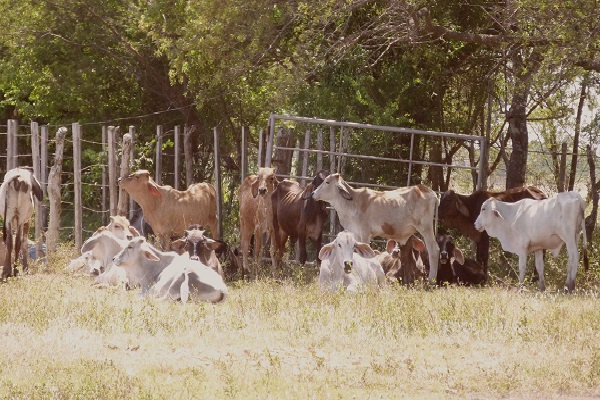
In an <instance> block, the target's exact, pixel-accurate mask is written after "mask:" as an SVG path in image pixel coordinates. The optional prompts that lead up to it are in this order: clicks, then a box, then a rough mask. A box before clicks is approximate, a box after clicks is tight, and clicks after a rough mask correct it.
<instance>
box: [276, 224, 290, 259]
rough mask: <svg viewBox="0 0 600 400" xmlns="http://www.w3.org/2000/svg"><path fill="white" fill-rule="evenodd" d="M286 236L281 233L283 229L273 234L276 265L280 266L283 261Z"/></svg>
mask: <svg viewBox="0 0 600 400" xmlns="http://www.w3.org/2000/svg"><path fill="white" fill-rule="evenodd" d="M287 240H288V235H287V234H286V233H285V232H284V231H283V229H279V231H278V232H276V233H275V253H274V254H275V257H276V260H275V262H276V265H277V266H280V265H281V262H282V260H283V254H284V253H285V245H286V244H287Z"/></svg>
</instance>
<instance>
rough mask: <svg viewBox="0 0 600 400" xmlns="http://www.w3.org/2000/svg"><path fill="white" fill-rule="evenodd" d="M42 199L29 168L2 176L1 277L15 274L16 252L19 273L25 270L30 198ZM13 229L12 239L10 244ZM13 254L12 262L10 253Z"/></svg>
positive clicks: (30, 207) (33, 204)
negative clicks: (20, 263)
mask: <svg viewBox="0 0 600 400" xmlns="http://www.w3.org/2000/svg"><path fill="white" fill-rule="evenodd" d="M34 196H35V197H36V198H37V199H38V200H39V201H42V199H43V197H44V195H43V193H42V188H41V186H40V183H39V182H38V180H37V179H36V178H35V176H33V172H32V171H31V169H30V168H28V167H25V168H13V169H11V170H9V171H7V172H6V175H4V182H2V185H0V214H1V216H2V219H3V220H4V225H3V226H2V235H3V237H4V243H6V258H5V263H4V266H3V268H2V280H5V279H6V278H8V277H11V276H13V275H17V266H16V263H17V260H18V259H19V252H21V251H22V254H23V272H26V271H27V260H28V258H29V257H28V251H27V234H28V232H29V222H30V220H31V216H32V215H33V210H34V207H35V203H34V201H33V197H34ZM13 232H14V233H15V242H14V246H13ZM13 250H14V253H15V257H14V262H15V264H14V265H13V263H12V258H11V257H12V253H13Z"/></svg>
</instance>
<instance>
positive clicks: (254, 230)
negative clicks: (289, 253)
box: [238, 168, 279, 276]
mask: <svg viewBox="0 0 600 400" xmlns="http://www.w3.org/2000/svg"><path fill="white" fill-rule="evenodd" d="M278 183H279V182H278V181H277V178H276V177H275V168H259V169H258V175H250V176H247V177H246V178H245V179H244V181H243V182H242V184H241V185H240V187H239V189H238V200H239V203H240V230H241V247H242V264H243V267H244V271H246V272H250V270H249V267H248V257H249V254H250V241H251V239H252V235H254V257H255V264H254V265H255V269H254V271H253V272H254V275H255V276H256V275H257V273H258V270H257V267H258V263H259V262H260V259H261V257H262V247H263V234H266V236H267V242H268V241H269V240H270V241H271V264H272V265H271V272H272V273H273V274H274V273H275V267H276V265H275V241H274V240H273V206H272V202H271V195H272V194H273V191H274V190H275V188H276V187H277V184H278Z"/></svg>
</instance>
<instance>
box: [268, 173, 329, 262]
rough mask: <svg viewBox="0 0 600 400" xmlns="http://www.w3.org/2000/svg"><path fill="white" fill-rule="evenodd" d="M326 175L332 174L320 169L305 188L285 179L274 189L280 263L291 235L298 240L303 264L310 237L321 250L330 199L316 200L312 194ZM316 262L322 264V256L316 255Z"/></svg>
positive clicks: (277, 256)
mask: <svg viewBox="0 0 600 400" xmlns="http://www.w3.org/2000/svg"><path fill="white" fill-rule="evenodd" d="M327 175H329V172H328V171H325V170H321V171H319V172H318V173H317V174H316V175H315V177H314V178H313V180H312V182H311V183H309V184H308V185H306V187H305V188H302V187H301V186H300V184H299V183H298V182H294V181H290V180H287V179H286V180H284V181H282V182H279V184H278V185H277V188H276V189H275V191H274V192H273V195H272V196H271V201H272V203H273V229H274V230H275V253H276V257H275V260H276V263H277V265H279V264H280V263H281V259H282V258H283V253H284V251H285V245H286V243H287V240H288V237H289V238H290V239H291V242H292V243H294V242H295V241H296V240H298V247H299V251H298V253H299V254H298V259H299V261H300V263H301V264H304V263H305V262H306V259H307V254H306V239H307V238H308V239H310V241H311V242H312V243H313V245H314V246H315V249H316V252H317V254H319V251H320V250H321V243H322V240H323V225H324V224H325V222H326V221H327V210H326V208H327V203H325V202H324V201H316V200H314V199H313V198H312V197H311V195H310V194H311V193H312V191H313V190H315V189H316V188H317V187H319V185H320V184H321V183H323V180H324V179H325V177H326V176H327ZM316 263H317V265H319V264H320V260H319V257H316Z"/></svg>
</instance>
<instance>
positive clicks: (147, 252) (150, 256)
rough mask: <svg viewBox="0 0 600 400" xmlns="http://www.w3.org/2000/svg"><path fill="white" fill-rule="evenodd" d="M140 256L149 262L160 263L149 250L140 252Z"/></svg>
mask: <svg viewBox="0 0 600 400" xmlns="http://www.w3.org/2000/svg"><path fill="white" fill-rule="evenodd" d="M142 255H143V256H144V257H145V258H147V259H148V260H150V261H160V258H158V257H157V256H156V254H154V253H153V252H152V251H150V250H142Z"/></svg>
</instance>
